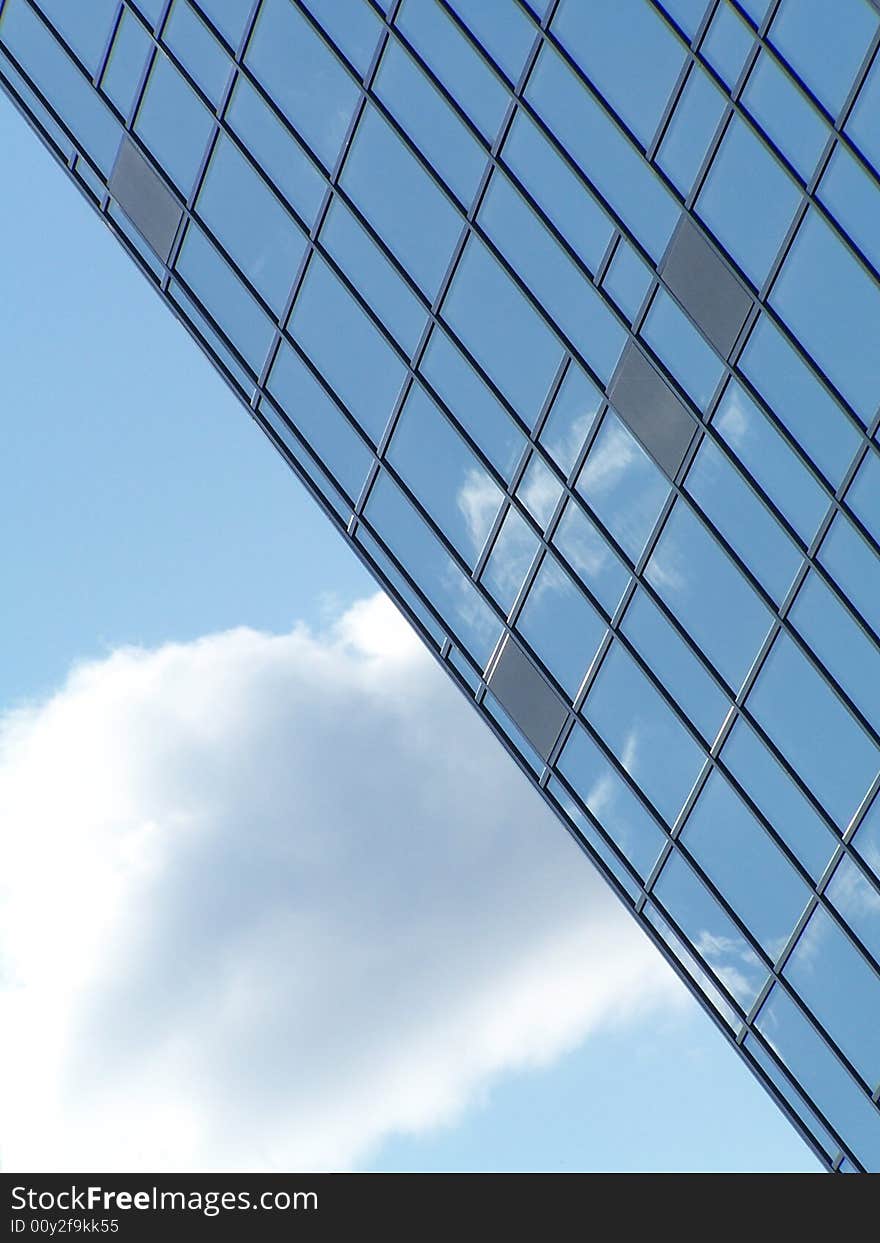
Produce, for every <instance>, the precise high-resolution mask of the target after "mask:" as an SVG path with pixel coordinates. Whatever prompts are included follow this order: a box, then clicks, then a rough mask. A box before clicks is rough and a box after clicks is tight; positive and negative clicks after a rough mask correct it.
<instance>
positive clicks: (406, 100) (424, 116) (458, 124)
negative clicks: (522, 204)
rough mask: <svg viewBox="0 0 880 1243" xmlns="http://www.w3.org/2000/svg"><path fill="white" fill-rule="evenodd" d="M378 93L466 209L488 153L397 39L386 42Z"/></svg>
mask: <svg viewBox="0 0 880 1243" xmlns="http://www.w3.org/2000/svg"><path fill="white" fill-rule="evenodd" d="M375 90H376V94H377V95H378V96H379V98H380V99H381V100H382V102H383V103H384V104H386V106H387V107H388V109H389V111H390V112H391V113H392V114H393V115H394V116H395V117H396V118H397V120H398V121H399V122H400V123H401V125H402V126H403V128H404V129H405V130H406V132H407V133H408V134H409V136H410V138H412V139H413V141H414V142H415V144H416V146H417V147H418V148H419V150H420V151H422V152H423V153H424V155H425V156H426V157H427V159H428V160H429V161H430V163H431V164H432V165H433V166H434V168H436V170H437V172H438V173H439V174H440V176H441V177H442V178H443V179H444V181H445V182H446V184H447V185H448V186H449V187H450V188H451V190H452V191H453V193H454V194H455V195H457V197H458V198H459V200H460V201H461V202H462V203H463V204H464V206H465V207H466V208H467V207H469V206H470V204H471V201H472V199H473V197H474V193H475V191H476V189H477V186H478V185H479V181H480V177H481V176H482V174H483V169H484V168H485V166H486V152H485V151H484V150H483V148H482V147H481V146H480V144H479V143H478V142H477V140H476V138H474V136H473V134H472V133H471V132H470V130H468V128H467V126H466V125H465V124H464V122H463V121H462V120H461V119H460V118H459V117H458V116H457V115H456V113H455V112H454V110H453V109H452V108H451V107H450V105H449V104H448V103H447V102H446V100H445V99H444V98H443V96H442V95H441V94H440V92H439V91H438V90H436V89H435V88H434V87H433V86H432V85H431V82H430V81H429V79H428V78H427V77H426V76H425V74H424V73H423V72H422V70H421V69H420V68H419V67H418V65H417V64H416V62H415V61H414V60H413V58H412V57H411V56H410V55H409V53H408V52H406V51H404V48H403V46H402V45H401V44H400V43H398V42H397V41H396V40H391V41H390V42H389V43H388V44H386V47H385V52H384V53H383V56H382V63H381V64H380V66H379V72H378V73H377V75H376V80H375Z"/></svg>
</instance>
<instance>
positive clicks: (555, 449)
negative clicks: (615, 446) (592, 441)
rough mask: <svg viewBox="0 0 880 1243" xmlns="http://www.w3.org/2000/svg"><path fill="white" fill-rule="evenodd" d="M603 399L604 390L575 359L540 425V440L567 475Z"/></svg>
mask: <svg viewBox="0 0 880 1243" xmlns="http://www.w3.org/2000/svg"><path fill="white" fill-rule="evenodd" d="M602 401H603V397H602V393H601V391H600V390H599V389H598V388H597V387H596V385H595V384H594V383H593V381H592V380H591V379H590V378H589V376H588V375H587V374H586V373H585V372H584V371H582V370H581V369H580V367H578V366H577V364H576V363H572V364H571V365H570V366H569V368H568V370H567V371H566V373H565V379H564V380H563V381H562V384H561V386H560V389H559V392H558V393H557V394H556V397H555V398H554V401H553V405H552V406H551V408H550V413H549V414H548V416H547V419H546V421H545V423H544V426H543V427H542V429H541V444H542V445H543V446H544V448H545V449H546V450H547V452H548V453H549V454H550V456H551V457H552V458H553V460H554V462H555V463H556V465H557V466H559V467H560V469H561V470H562V471H563V472H564V473H565V474H566V475H569V474H570V473H571V469H572V467H573V466H574V464H575V461H576V460H577V456H578V454H579V453H580V450H581V447H582V446H583V443H584V441H585V440H586V438H587V432H588V431H589V430H590V428H591V427H592V426H593V423H594V421H595V418H596V415H597V414H598V413H599V407H600V406H601V405H602Z"/></svg>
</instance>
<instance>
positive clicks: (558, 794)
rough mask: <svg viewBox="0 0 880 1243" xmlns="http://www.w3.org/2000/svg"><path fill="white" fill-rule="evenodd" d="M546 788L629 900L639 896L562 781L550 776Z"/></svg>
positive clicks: (624, 870)
mask: <svg viewBox="0 0 880 1243" xmlns="http://www.w3.org/2000/svg"><path fill="white" fill-rule="evenodd" d="M547 790H548V791H549V792H550V794H551V795H552V796H553V801H554V803H555V804H556V806H557V807H560V808H561V809H562V811H563V813H564V815H565V817H566V819H567V820H569V821H570V823H571V824H573V825H574V827H575V829H576V830H577V832H578V833H579V834H580V835H581V837H583V838H584V840H585V841H586V842H588V843H589V844H590V847H591V848H592V849H593V850H594V851H595V852H596V854H597V855H598V856H599V858H600V859H601V860H602V862H603V863H604V864H605V866H606V867H607V868H608V870H609V871H610V872H611V874H612V876H614V878H615V879H616V880H617V882H618V884H619V885H620V886H621V887H622V888H623V889H624V891H625V892H626V893H627V894H628V896H629V899H630V901H631V902H633V903H634V902H635V901H636V900H637V898H638V896H639V886H638V885H637V884H636V882H635V881H634V880H633V878H632V876H630V874H629V871H628V870H627V869H626V868H625V867H624V866H623V864H622V863H621V862H620V860H619V859H618V857H617V855H616V854H615V853H614V851H613V850H612V849H611V847H610V846H609V845H608V843H607V842H606V841H605V839H604V838H603V837H602V836H601V834H600V833H599V832H598V830H597V829H596V828H595V827H594V826H593V824H592V823H591V821H590V820H588V819H587V817H586V816H585V815H584V813H583V812H582V811H581V809H580V808H579V807H578V805H577V804H576V803H575V801H574V799H573V798H572V797H571V796H570V794H569V793H568V791H567V790H566V789H565V787H564V786H563V784H562V782H561V781H559V780H558V778H556V777H551V778H550V780H549V781H548V782H547Z"/></svg>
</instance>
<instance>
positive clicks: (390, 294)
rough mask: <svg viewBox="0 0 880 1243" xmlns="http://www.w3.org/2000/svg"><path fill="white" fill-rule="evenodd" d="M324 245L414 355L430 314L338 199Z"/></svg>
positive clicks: (323, 235)
mask: <svg viewBox="0 0 880 1243" xmlns="http://www.w3.org/2000/svg"><path fill="white" fill-rule="evenodd" d="M321 244H322V245H323V246H325V247H326V249H327V250H328V252H329V253H330V254H331V255H332V256H333V258H334V259H335V260H336V262H337V263H338V264H339V266H340V267H341V268H342V269H343V271H344V272H345V273H346V275H347V276H348V278H349V280H350V281H351V282H352V284H353V285H354V286H355V287H356V288H357V289H358V290H359V291H360V293H362V294H363V296H364V297H365V298H366V300H367V302H369V304H370V306H371V307H372V308H373V310H374V311H375V312H376V314H377V315H378V316H379V318H380V319H381V320H382V322H383V323H384V324H385V325H386V326H387V327H388V328H389V329H390V330H391V332H392V334H393V335H394V337H395V338H396V339H397V341H399V342H400V344H401V345H402V346H403V348H404V349H405V350H406V352H407V354H409V355H412V354H413V352H414V351H415V348H416V345H417V344H418V342H419V340H420V338H421V335H422V331H423V329H424V326H425V322H426V320H427V312H426V311H425V308H424V306H423V305H422V303H421V302H420V301H419V299H418V298H417V297H416V295H415V294H414V293H413V291H412V289H410V287H409V285H407V283H406V281H405V280H404V279H403V277H402V276H400V274H399V273H398V272H397V270H396V268H395V267H394V265H393V264H392V263H391V262H390V260H388V259H387V258H386V257H385V255H384V254H383V253H382V251H381V250H380V249H379V247H378V246H377V245H376V244H375V242H374V241H373V239H372V238H371V237H370V235H369V234H368V233H367V231H366V229H364V228H363V226H362V225H361V224H360V222H359V221H358V219H357V217H356V216H355V214H354V212H352V211H350V210H349V208H348V207H347V206H346V204H345V202H344V201H343V200H342V199H341V198H340V197H339V196H338V195H337V196H336V197H335V198H334V199H333V202H332V203H331V204H330V210H329V211H328V213H327V216H326V218H325V220H324V224H323V226H322V227H321Z"/></svg>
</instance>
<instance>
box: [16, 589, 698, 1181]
mask: <svg viewBox="0 0 880 1243" xmlns="http://www.w3.org/2000/svg"><path fill="white" fill-rule="evenodd" d="M0 823H2V824H3V825H4V826H5V830H6V832H5V838H6V840H5V843H4V846H3V855H4V864H5V869H6V870H5V878H4V879H3V880H2V881H0V886H2V888H0V945H2V963H0V1028H2V1030H3V1032H4V1046H5V1057H4V1059H3V1063H2V1068H0V1092H2V1103H0V1151H2V1161H3V1166H4V1167H5V1168H6V1169H13V1170H15V1169H18V1170H21V1169H24V1168H29V1169H34V1170H36V1169H71V1168H72V1169H80V1170H87V1169H138V1168H149V1169H162V1170H172V1169H178V1168H179V1169H231V1168H234V1169H256V1170H260V1169H265V1170H269V1169H284V1168H297V1169H321V1168H335V1169H340V1168H347V1167H352V1166H355V1165H356V1164H357V1163H358V1162H359V1161H360V1162H362V1161H364V1160H365V1159H366V1158H367V1156H368V1155H369V1153H370V1152H371V1150H374V1149H375V1146H376V1145H377V1144H378V1143H380V1142H381V1140H382V1139H383V1138H384V1137H386V1136H388V1135H389V1134H391V1133H393V1132H395V1131H407V1130H413V1131H415V1130H422V1129H424V1128H427V1127H431V1126H434V1125H437V1124H439V1123H442V1122H448V1121H450V1120H454V1119H455V1117H456V1116H457V1115H458V1114H459V1113H460V1112H461V1111H462V1110H463V1109H465V1108H466V1107H467V1105H468V1104H469V1103H471V1102H473V1101H474V1099H476V1098H477V1097H478V1096H479V1095H480V1094H481V1093H483V1092H484V1091H485V1089H486V1086H487V1085H489V1084H491V1082H492V1080H493V1078H494V1077H496V1076H498V1075H500V1074H502V1073H503V1072H505V1071H508V1070H511V1069H514V1068H519V1067H525V1066H535V1065H541V1064H544V1063H547V1062H549V1061H551V1060H552V1059H553V1058H555V1057H556V1056H558V1055H559V1054H560V1053H562V1052H563V1051H565V1050H567V1049H570V1048H572V1047H573V1046H574V1045H576V1044H577V1043H578V1042H579V1041H580V1040H582V1039H583V1038H584V1036H585V1035H586V1034H587V1033H588V1032H589V1031H590V1030H592V1029H594V1028H595V1027H596V1026H597V1025H598V1024H600V1023H607V1022H614V1021H621V1020H624V1019H627V1018H631V1017H632V1016H634V1015H635V1014H637V1013H640V1012H643V1011H644V1010H645V1008H646V1007H649V1008H650V1007H655V1006H658V1005H668V1004H675V1002H676V999H677V998H678V997H679V996H680V995H681V991H682V990H681V989H680V987H679V985H678V984H677V982H676V981H675V980H674V978H673V976H672V974H671V973H670V972H669V971H668V970H667V968H666V967H665V966H664V965H663V964H662V962H661V960H660V959H659V957H658V956H657V954H656V952H655V951H654V950H653V948H652V947H651V946H650V945H649V944H648V942H647V940H646V939H645V938H644V937H643V936H642V935H641V933H639V931H638V930H637V929H636V928H635V926H631V924H630V921H629V920H628V918H627V917H626V916H625V915H624V913H623V912H622V911H619V910H618V909H617V907H616V905H615V904H614V901H613V899H612V898H611V897H610V896H609V895H608V894H607V893H606V891H605V889H604V887H603V886H602V884H601V882H600V881H599V880H598V878H596V877H595V875H594V873H593V871H592V869H591V867H590V865H589V864H588V863H587V862H586V860H581V859H580V858H579V857H578V856H577V854H576V850H575V847H574V846H573V844H572V843H571V842H570V841H569V840H568V838H567V835H566V834H565V833H564V831H563V830H562V828H561V827H560V826H559V825H557V824H556V822H555V821H554V820H553V818H552V817H550V816H549V814H548V813H547V812H546V811H545V809H544V808H543V807H542V806H541V804H540V802H539V800H538V798H537V796H536V795H534V794H533V792H532V791H531V790H530V789H529V788H528V785H527V783H526V782H525V779H524V778H523V777H522V776H521V774H519V772H518V771H517V770H516V769H515V767H514V766H513V764H512V763H511V762H510V761H509V759H508V758H507V757H506V756H505V755H504V754H503V753H502V751H501V749H500V748H499V747H498V745H497V743H496V742H495V741H494V739H493V738H492V737H491V735H490V733H489V731H488V730H486V728H485V727H484V726H483V725H482V723H481V722H480V721H479V720H478V719H477V718H476V715H475V714H473V713H471V712H470V711H469V710H468V709H467V708H466V706H465V705H464V704H463V702H461V701H460V699H459V697H458V695H457V694H456V692H455V690H454V689H453V688H452V687H451V686H450V685H448V683H447V681H446V679H445V678H444V677H443V676H442V674H441V673H440V672H439V670H437V669H435V668H434V667H433V664H432V662H431V660H430V658H429V657H428V656H427V655H426V654H425V653H424V652H423V650H422V649H421V647H420V646H419V644H418V642H417V641H416V640H415V639H414V638H413V636H412V635H411V633H410V631H409V629H408V628H407V627H406V626H405V625H404V623H403V622H402V621H401V620H400V619H399V617H398V616H397V614H396V613H395V612H394V610H393V608H392V607H391V606H390V605H389V604H388V603H387V602H386V601H385V600H384V599H383V598H381V597H375V598H373V599H370V600H367V601H363V602H361V603H360V604H358V605H356V606H355V607H354V608H353V609H351V610H350V611H349V612H348V613H347V614H346V615H345V616H344V617H343V618H342V619H341V620H340V621H339V622H338V623H337V624H336V625H335V626H334V627H332V628H330V629H329V630H328V631H327V632H326V633H324V634H321V635H315V634H312V633H309V632H308V631H307V630H305V629H303V628H298V629H296V630H294V631H293V633H291V634H289V635H284V636H269V635H264V634H259V633H256V632H253V631H249V630H235V631H230V632H227V633H224V634H219V635H215V636H210V637H207V638H204V639H201V640H199V641H197V642H194V643H190V644H184V645H169V646H166V647H163V648H161V649H159V650H157V651H142V650H137V649H130V650H123V651H118V652H116V653H114V654H113V655H111V656H110V657H109V658H108V659H106V660H104V661H102V662H99V663H94V664H90V665H84V666H82V667H80V668H78V669H76V670H75V671H74V672H73V673H72V674H71V676H70V678H69V679H68V682H67V684H66V685H65V686H64V687H63V688H62V689H61V690H60V691H59V693H58V694H57V695H56V696H55V697H54V698H53V699H51V700H50V701H48V702H47V703H44V704H40V705H36V706H33V707H29V708H26V709H22V710H20V711H18V712H16V713H14V714H12V715H10V716H8V717H7V718H6V719H5V720H3V721H2V722H0Z"/></svg>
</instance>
